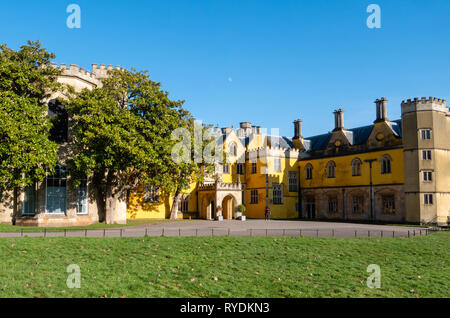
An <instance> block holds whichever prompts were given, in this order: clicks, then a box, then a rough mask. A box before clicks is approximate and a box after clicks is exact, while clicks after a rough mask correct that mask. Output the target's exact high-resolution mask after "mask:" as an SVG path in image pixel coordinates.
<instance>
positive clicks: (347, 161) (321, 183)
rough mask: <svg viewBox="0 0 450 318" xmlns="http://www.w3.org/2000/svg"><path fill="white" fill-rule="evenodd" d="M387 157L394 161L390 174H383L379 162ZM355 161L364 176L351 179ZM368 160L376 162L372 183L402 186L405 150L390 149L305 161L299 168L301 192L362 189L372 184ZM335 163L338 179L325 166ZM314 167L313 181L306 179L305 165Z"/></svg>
mask: <svg viewBox="0 0 450 318" xmlns="http://www.w3.org/2000/svg"><path fill="white" fill-rule="evenodd" d="M385 154H388V155H389V156H390V157H391V158H392V162H391V169H392V173H390V174H381V163H380V159H381V157H382V156H383V155H385ZM354 158H359V159H360V160H361V162H362V165H361V176H352V166H351V162H352V160H353V159H354ZM367 159H377V161H376V162H373V163H372V178H373V179H372V181H373V184H374V185H377V184H380V185H381V184H402V183H404V162H403V149H402V148H397V149H390V150H383V151H377V152H368V153H361V154H357V155H349V156H340V157H330V158H320V159H313V160H303V161H300V162H299V165H300V168H301V170H300V174H301V176H300V181H301V187H302V189H305V188H320V187H342V186H359V185H369V184H370V168H369V163H368V162H364V160H367ZM330 160H333V161H334V162H335V164H336V170H335V171H336V173H335V175H336V177H335V178H328V177H327V171H326V166H327V163H328V162H329V161H330ZM307 164H311V165H312V166H313V176H312V179H311V180H306V173H305V166H306V165H307Z"/></svg>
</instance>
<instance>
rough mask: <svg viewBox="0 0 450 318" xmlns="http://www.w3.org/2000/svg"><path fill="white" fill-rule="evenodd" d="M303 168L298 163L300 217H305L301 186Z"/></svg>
mask: <svg viewBox="0 0 450 318" xmlns="http://www.w3.org/2000/svg"><path fill="white" fill-rule="evenodd" d="M301 170H302V168H301V167H300V165H298V218H299V219H301V218H302V217H303V202H302V187H301V184H302V183H301V179H300V172H301Z"/></svg>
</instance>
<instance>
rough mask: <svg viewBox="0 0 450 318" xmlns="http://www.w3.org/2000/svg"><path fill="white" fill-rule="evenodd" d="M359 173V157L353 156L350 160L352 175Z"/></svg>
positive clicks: (358, 174)
mask: <svg viewBox="0 0 450 318" xmlns="http://www.w3.org/2000/svg"><path fill="white" fill-rule="evenodd" d="M360 175H361V160H360V159H359V158H355V159H353V161H352V176H354V177H356V176H360Z"/></svg>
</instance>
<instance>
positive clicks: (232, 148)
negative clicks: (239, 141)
mask: <svg viewBox="0 0 450 318" xmlns="http://www.w3.org/2000/svg"><path fill="white" fill-rule="evenodd" d="M230 155H232V156H237V147H236V144H235V143H234V142H232V143H231V144H230Z"/></svg>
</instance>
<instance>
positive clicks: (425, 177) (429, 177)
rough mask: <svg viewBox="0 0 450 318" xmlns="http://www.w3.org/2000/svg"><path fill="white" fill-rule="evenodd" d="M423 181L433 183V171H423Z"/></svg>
mask: <svg viewBox="0 0 450 318" xmlns="http://www.w3.org/2000/svg"><path fill="white" fill-rule="evenodd" d="M422 175H423V181H425V182H431V181H433V172H432V171H422Z"/></svg>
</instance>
